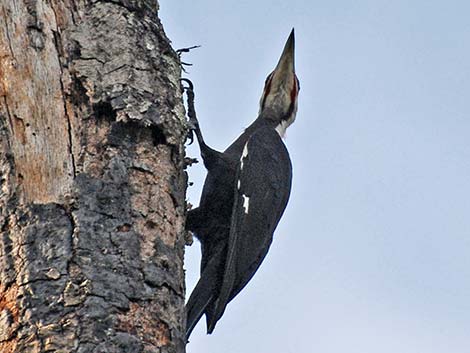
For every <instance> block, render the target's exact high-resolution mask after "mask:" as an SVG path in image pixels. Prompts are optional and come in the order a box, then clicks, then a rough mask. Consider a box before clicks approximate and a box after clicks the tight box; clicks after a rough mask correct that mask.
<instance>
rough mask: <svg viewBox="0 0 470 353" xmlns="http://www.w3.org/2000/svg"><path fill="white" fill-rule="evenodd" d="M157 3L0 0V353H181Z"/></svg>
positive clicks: (174, 176)
mask: <svg viewBox="0 0 470 353" xmlns="http://www.w3.org/2000/svg"><path fill="white" fill-rule="evenodd" d="M157 11H158V4H157V2H156V0H101V1H100V0H62V1H60V0H0V227H1V233H0V352H2V353H10V352H21V353H29V352H64V353H69V352H78V353H85V352H95V353H98V352H99V353H101V352H129V353H138V352H162V353H165V352H175V353H180V352H184V272H183V252H184V242H185V241H184V235H185V231H184V219H185V190H186V177H185V173H184V171H183V157H184V147H183V140H184V137H185V122H184V108H183V105H182V102H181V93H180V84H179V77H180V67H179V60H178V57H177V55H176V54H175V52H174V51H173V49H172V48H171V46H170V44H169V41H168V39H167V38H166V36H165V34H164V32H163V28H162V26H161V24H160V21H159V19H158V18H157Z"/></svg>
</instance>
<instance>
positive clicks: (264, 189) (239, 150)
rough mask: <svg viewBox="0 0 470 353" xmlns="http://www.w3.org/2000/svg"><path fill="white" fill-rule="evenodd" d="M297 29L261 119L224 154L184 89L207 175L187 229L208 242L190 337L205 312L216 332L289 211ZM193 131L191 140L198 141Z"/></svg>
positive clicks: (270, 82) (189, 313)
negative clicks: (288, 139) (288, 141)
mask: <svg viewBox="0 0 470 353" xmlns="http://www.w3.org/2000/svg"><path fill="white" fill-rule="evenodd" d="M294 54H295V35H294V29H292V31H291V33H290V35H289V37H288V39H287V41H286V43H285V46H284V49H283V51H282V54H281V57H280V59H279V61H278V63H277V65H276V67H275V69H274V70H273V71H272V72H271V73H270V74H269V75H268V77H267V78H266V81H265V85H264V90H263V94H262V96H261V99H260V107H259V112H258V116H257V118H256V119H255V120H254V121H253V123H252V124H251V125H249V126H248V127H247V128H246V129H245V131H244V132H243V133H242V134H241V135H240V136H239V137H238V138H237V139H236V140H235V141H234V142H233V143H232V144H231V145H230V146H229V147H228V148H227V149H226V150H225V151H223V152H219V151H216V150H214V149H212V148H211V147H209V146H208V145H206V143H205V141H204V138H203V135H202V132H201V129H200V127H199V121H198V120H197V117H196V113H195V109H194V90H193V84H192V82H191V81H189V80H188V79H182V80H183V81H185V82H187V83H188V85H189V86H186V87H184V88H185V90H186V93H187V96H188V100H187V102H188V117H189V125H190V126H191V131H192V132H194V133H195V134H196V137H197V141H198V144H199V148H200V151H201V157H202V160H203V162H204V166H205V168H206V169H207V176H206V179H205V182H204V186H203V190H202V194H201V199H200V202H199V206H198V207H197V208H194V209H192V210H189V211H188V214H187V220H186V229H187V230H189V231H191V232H192V233H193V234H194V236H195V237H196V238H197V239H198V240H199V241H200V244H201V269H200V272H201V274H200V279H199V281H198V282H197V284H196V287H195V288H194V290H193V291H192V293H191V295H190V298H189V299H188V301H187V304H186V339H187V340H188V339H189V336H190V334H191V332H192V330H193V329H194V327H195V326H196V324H197V323H198V321H199V320H200V318H201V317H202V316H203V315H204V314H205V316H206V324H207V333H208V334H211V333H212V332H213V331H214V328H215V326H216V324H217V322H218V321H219V320H220V318H221V317H222V315H223V313H224V311H225V308H226V306H227V304H228V303H229V302H230V301H231V300H232V299H233V298H234V297H235V296H236V295H237V294H238V293H240V291H241V290H242V289H243V288H244V287H245V286H246V284H247V283H248V282H249V281H250V280H251V278H252V277H253V275H254V274H255V272H256V271H257V270H258V268H259V266H260V265H261V263H262V261H263V260H264V258H265V256H266V254H267V252H268V250H269V247H270V245H271V243H272V240H273V233H274V230H275V229H276V227H277V224H278V223H279V221H280V219H281V216H282V214H283V213H284V210H285V208H286V206H287V202H288V200H289V195H290V191H291V184H292V163H291V160H290V157H289V153H288V151H287V148H286V146H285V145H284V143H283V141H282V139H283V137H284V135H285V132H286V129H287V128H288V127H289V126H290V125H291V124H292V123H293V122H294V120H295V117H296V113H297V105H298V104H297V101H298V95H299V90H300V86H299V80H298V78H297V75H296V73H295V63H294V59H295V58H294ZM192 132H191V136H192Z"/></svg>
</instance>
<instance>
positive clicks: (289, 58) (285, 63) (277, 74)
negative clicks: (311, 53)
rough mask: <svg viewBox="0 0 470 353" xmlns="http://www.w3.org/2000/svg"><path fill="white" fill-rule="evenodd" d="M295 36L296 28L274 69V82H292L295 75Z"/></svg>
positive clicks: (291, 33)
mask: <svg viewBox="0 0 470 353" xmlns="http://www.w3.org/2000/svg"><path fill="white" fill-rule="evenodd" d="M294 54H295V36H294V29H293V28H292V31H291V32H290V35H289V38H288V39H287V42H286V45H285V46H284V50H283V51H282V54H281V58H280V59H279V62H278V63H277V66H276V68H275V69H274V71H273V75H274V76H273V82H278V83H279V84H285V83H291V82H292V80H293V79H294V75H295V63H294V59H295V56H294Z"/></svg>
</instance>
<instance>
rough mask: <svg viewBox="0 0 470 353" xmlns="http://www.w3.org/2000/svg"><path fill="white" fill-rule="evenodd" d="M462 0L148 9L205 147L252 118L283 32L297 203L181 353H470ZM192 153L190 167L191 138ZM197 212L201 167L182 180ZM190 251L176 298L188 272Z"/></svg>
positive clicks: (468, 117) (466, 55) (465, 11)
mask: <svg viewBox="0 0 470 353" xmlns="http://www.w3.org/2000/svg"><path fill="white" fill-rule="evenodd" d="M469 13H470V2H468V1H453V0H449V1H446V2H444V1H435V0H427V1H424V0H414V1H409V0H408V1H404V0H395V1H382V0H375V1H366V0H355V1H346V0H333V1H324V0H322V1H307V0H290V1H278V0H271V1H265V0H261V1H246V0H240V1H209V0H200V1H189V0H181V1H175V0H171V1H170V0H160V12H159V16H160V18H161V19H162V22H163V25H164V28H165V31H166V33H167V35H168V37H169V38H170V40H171V41H172V44H173V47H174V48H175V49H177V48H182V47H188V46H192V45H201V46H202V47H201V48H199V49H196V50H193V51H191V52H190V53H189V54H184V56H183V61H186V62H190V63H192V64H193V66H191V67H188V68H187V70H188V73H187V74H186V77H188V78H190V79H191V80H192V81H193V82H194V84H195V93H196V110H197V113H198V117H199V121H200V124H201V128H202V129H203V133H204V135H205V139H206V142H207V143H208V144H209V145H210V146H212V147H213V148H216V149H219V150H223V149H225V148H226V147H227V146H228V145H229V144H230V143H231V142H232V141H233V140H234V139H235V138H236V137H237V136H238V135H239V134H241V133H242V131H243V129H244V128H245V127H247V126H248V125H249V124H250V123H251V122H252V121H253V120H254V119H255V118H256V115H257V111H258V101H259V97H260V95H261V92H262V89H263V84H264V79H265V78H266V76H267V74H269V72H271V70H272V69H273V68H274V66H275V65H276V63H277V60H278V58H279V55H280V53H281V51H282V48H283V45H284V43H285V40H286V39H287V37H288V35H289V32H290V30H291V28H292V27H295V33H296V71H297V75H298V77H299V80H300V86H301V91H300V97H299V109H298V114H297V120H296V121H295V123H294V124H293V125H292V126H291V127H290V128H289V129H288V131H287V137H286V139H285V143H286V145H287V148H288V149H289V153H290V156H291V159H292V163H293V168H294V180H293V187H292V194H291V198H290V201H289V204H288V206H287V210H286V212H285V214H284V217H283V218H282V220H281V222H280V224H279V226H278V228H277V230H276V232H275V236H274V242H273V245H272V246H271V249H270V252H269V253H268V256H267V258H266V259H265V261H264V262H263V264H262V266H261V268H260V269H259V270H258V272H257V273H256V275H255V276H254V278H253V279H252V280H251V282H250V283H249V284H248V286H247V287H246V288H245V289H244V290H243V291H242V292H241V293H240V294H239V295H238V296H237V297H236V298H235V299H234V300H233V301H232V302H231V303H230V304H229V305H228V307H227V310H226V311H225V314H224V316H223V317H222V319H221V320H220V321H219V323H218V324H217V327H216V329H215V332H214V334H212V335H210V336H208V335H206V334H205V332H206V328H205V320H204V319H203V320H201V321H200V322H199V324H198V326H197V327H196V329H195V330H194V332H193V334H192V336H191V341H190V343H189V345H188V347H187V351H188V353H216V352H217V353H220V352H224V353H235V352H237V353H239V352H243V353H273V352H274V353H277V352H282V353H294V352H295V353H303V352H307V353H315V352H321V353H344V352H348V353H355V352H358V353H376V352H381V353H389V352H390V353H392V352H393V353H397V352H400V353H420V352H426V353H447V352H456V353H467V352H470V212H469V211H470V20H469ZM188 154H189V155H190V156H192V157H198V156H199V155H198V148H197V146H196V143H194V145H193V146H191V147H190V148H188ZM189 175H190V180H191V181H192V182H194V185H193V186H191V187H190V188H189V190H188V200H189V202H191V203H192V204H194V205H197V204H198V201H199V195H200V192H201V189H202V184H203V180H204V176H205V170H204V167H203V166H202V163H201V164H199V165H197V166H194V167H192V168H191V169H190V170H189ZM199 259H200V250H199V244H198V242H197V241H196V242H195V243H194V244H193V245H192V246H191V247H188V248H187V252H186V262H185V267H186V270H187V272H186V273H187V294H188V296H189V294H190V292H191V290H192V288H193V287H194V285H195V283H196V281H197V279H198V276H199Z"/></svg>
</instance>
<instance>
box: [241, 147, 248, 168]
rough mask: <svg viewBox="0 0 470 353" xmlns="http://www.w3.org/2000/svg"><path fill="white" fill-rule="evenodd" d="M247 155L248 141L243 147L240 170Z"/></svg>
mask: <svg viewBox="0 0 470 353" xmlns="http://www.w3.org/2000/svg"><path fill="white" fill-rule="evenodd" d="M246 156H248V142H247V143H245V146H244V147H243V152H242V156H241V157H240V170H243V159H244V158H245V157H246Z"/></svg>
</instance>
